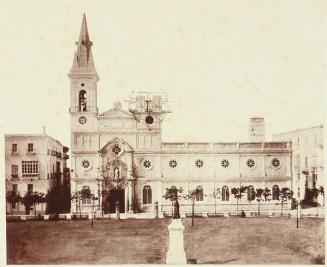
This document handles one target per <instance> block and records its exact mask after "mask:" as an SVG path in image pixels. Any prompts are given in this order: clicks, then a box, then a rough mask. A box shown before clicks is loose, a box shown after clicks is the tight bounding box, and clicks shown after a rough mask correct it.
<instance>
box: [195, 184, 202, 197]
mask: <svg viewBox="0 0 327 267" xmlns="http://www.w3.org/2000/svg"><path fill="white" fill-rule="evenodd" d="M195 200H196V201H203V188H202V186H201V185H199V186H197V187H196V195H195Z"/></svg>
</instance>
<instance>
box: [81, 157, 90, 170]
mask: <svg viewBox="0 0 327 267" xmlns="http://www.w3.org/2000/svg"><path fill="white" fill-rule="evenodd" d="M90 165H91V164H90V162H89V161H88V160H86V159H85V160H83V161H82V166H83V167H84V169H88V168H90Z"/></svg>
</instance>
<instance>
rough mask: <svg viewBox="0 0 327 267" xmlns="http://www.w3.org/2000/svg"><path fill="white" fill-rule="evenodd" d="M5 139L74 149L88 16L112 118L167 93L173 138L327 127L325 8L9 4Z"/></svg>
mask: <svg viewBox="0 0 327 267" xmlns="http://www.w3.org/2000/svg"><path fill="white" fill-rule="evenodd" d="M2 6H3V8H2V23H1V24H2V27H1V28H2V29H1V31H2V34H1V36H2V41H1V51H2V52H1V62H2V64H1V65H2V70H1V77H2V79H1V80H2V86H1V87H2V89H1V91H2V94H3V99H4V100H5V101H3V102H2V107H1V109H2V112H1V114H3V115H2V116H1V117H2V119H1V120H0V127H1V130H2V131H3V132H4V133H42V126H46V131H47V133H48V134H49V135H51V136H53V137H55V138H56V139H58V140H60V141H61V142H62V143H63V144H65V145H68V146H70V120H69V113H68V108H69V98H70V87H69V86H70V85H69V79H68V77H67V73H68V72H69V69H70V68H71V65H72V61H73V54H74V50H75V49H76V46H75V41H77V40H78V35H79V31H80V26H81V22H82V16H83V13H84V12H85V14H86V17H87V23H88V29H89V34H90V38H91V40H92V41H93V44H94V45H93V47H92V52H93V58H94V62H95V67H96V69H97V72H98V74H99V77H100V81H99V83H98V107H99V110H100V112H103V111H105V110H108V109H110V108H111V107H112V105H113V102H116V101H121V102H122V103H123V107H124V108H126V109H127V103H126V102H124V100H127V99H128V98H129V95H130V94H131V92H132V91H165V92H167V95H168V98H169V100H170V101H171V102H170V109H171V111H172V113H171V114H169V115H168V116H166V118H165V121H164V123H163V130H162V140H163V141H167V142H168V141H189V142H191V141H199V142H204V141H208V142H225V141H226V142H233V141H246V140H247V137H248V122H249V118H250V117H258V116H259V117H264V118H265V123H266V134H267V138H266V139H267V140H271V135H272V134H274V133H279V132H285V131H289V130H295V129H299V128H306V127H311V126H315V125H319V124H322V123H323V113H324V109H323V106H324V101H325V96H324V80H323V79H324V71H323V70H324V68H325V66H326V64H325V62H324V54H323V49H324V48H325V44H324V41H325V38H324V36H326V30H325V29H324V28H326V27H323V26H324V25H325V24H324V20H323V15H324V13H325V9H324V6H323V1H318V0H317V1H301V0H299V1H278V0H277V1H245V0H244V1H227V0H226V1H219V0H217V1H194V0H187V1H182V0H180V1H171V0H167V1H156V0H154V1H60V0H57V1H6V2H4V3H3V5H2Z"/></svg>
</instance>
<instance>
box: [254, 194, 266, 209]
mask: <svg viewBox="0 0 327 267" xmlns="http://www.w3.org/2000/svg"><path fill="white" fill-rule="evenodd" d="M263 192H264V190H263V189H261V188H258V189H256V190H255V193H254V197H255V199H256V200H257V201H258V214H259V215H260V203H261V201H263V200H264V196H263Z"/></svg>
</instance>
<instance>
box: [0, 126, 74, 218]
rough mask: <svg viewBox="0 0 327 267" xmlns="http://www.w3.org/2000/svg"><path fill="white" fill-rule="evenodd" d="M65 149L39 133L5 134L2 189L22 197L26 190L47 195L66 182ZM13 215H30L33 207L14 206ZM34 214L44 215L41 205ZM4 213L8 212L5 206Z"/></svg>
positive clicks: (43, 206) (8, 207)
mask: <svg viewBox="0 0 327 267" xmlns="http://www.w3.org/2000/svg"><path fill="white" fill-rule="evenodd" d="M67 152H68V147H66V146H63V145H62V144H61V143H60V142H59V141H58V140H56V139H54V138H52V137H51V136H49V135H47V134H46V133H45V131H44V132H43V134H6V135H5V170H6V171H5V175H6V190H7V191H16V192H19V193H20V195H21V196H22V197H23V196H24V195H25V194H26V193H27V192H28V191H30V192H33V191H37V192H40V193H44V194H47V193H48V191H50V190H51V189H53V188H54V187H59V186H64V185H65V184H67V183H69V180H68V179H69V169H68V168H67V159H68V158H69V156H68V155H67ZM13 208H14V209H13V213H14V214H25V213H26V214H30V212H31V211H32V210H33V207H29V208H26V207H25V206H24V205H15V207H13ZM36 209H37V212H38V213H44V212H45V205H43V204H39V205H37V206H36ZM7 211H11V207H10V204H9V203H7Z"/></svg>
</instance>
